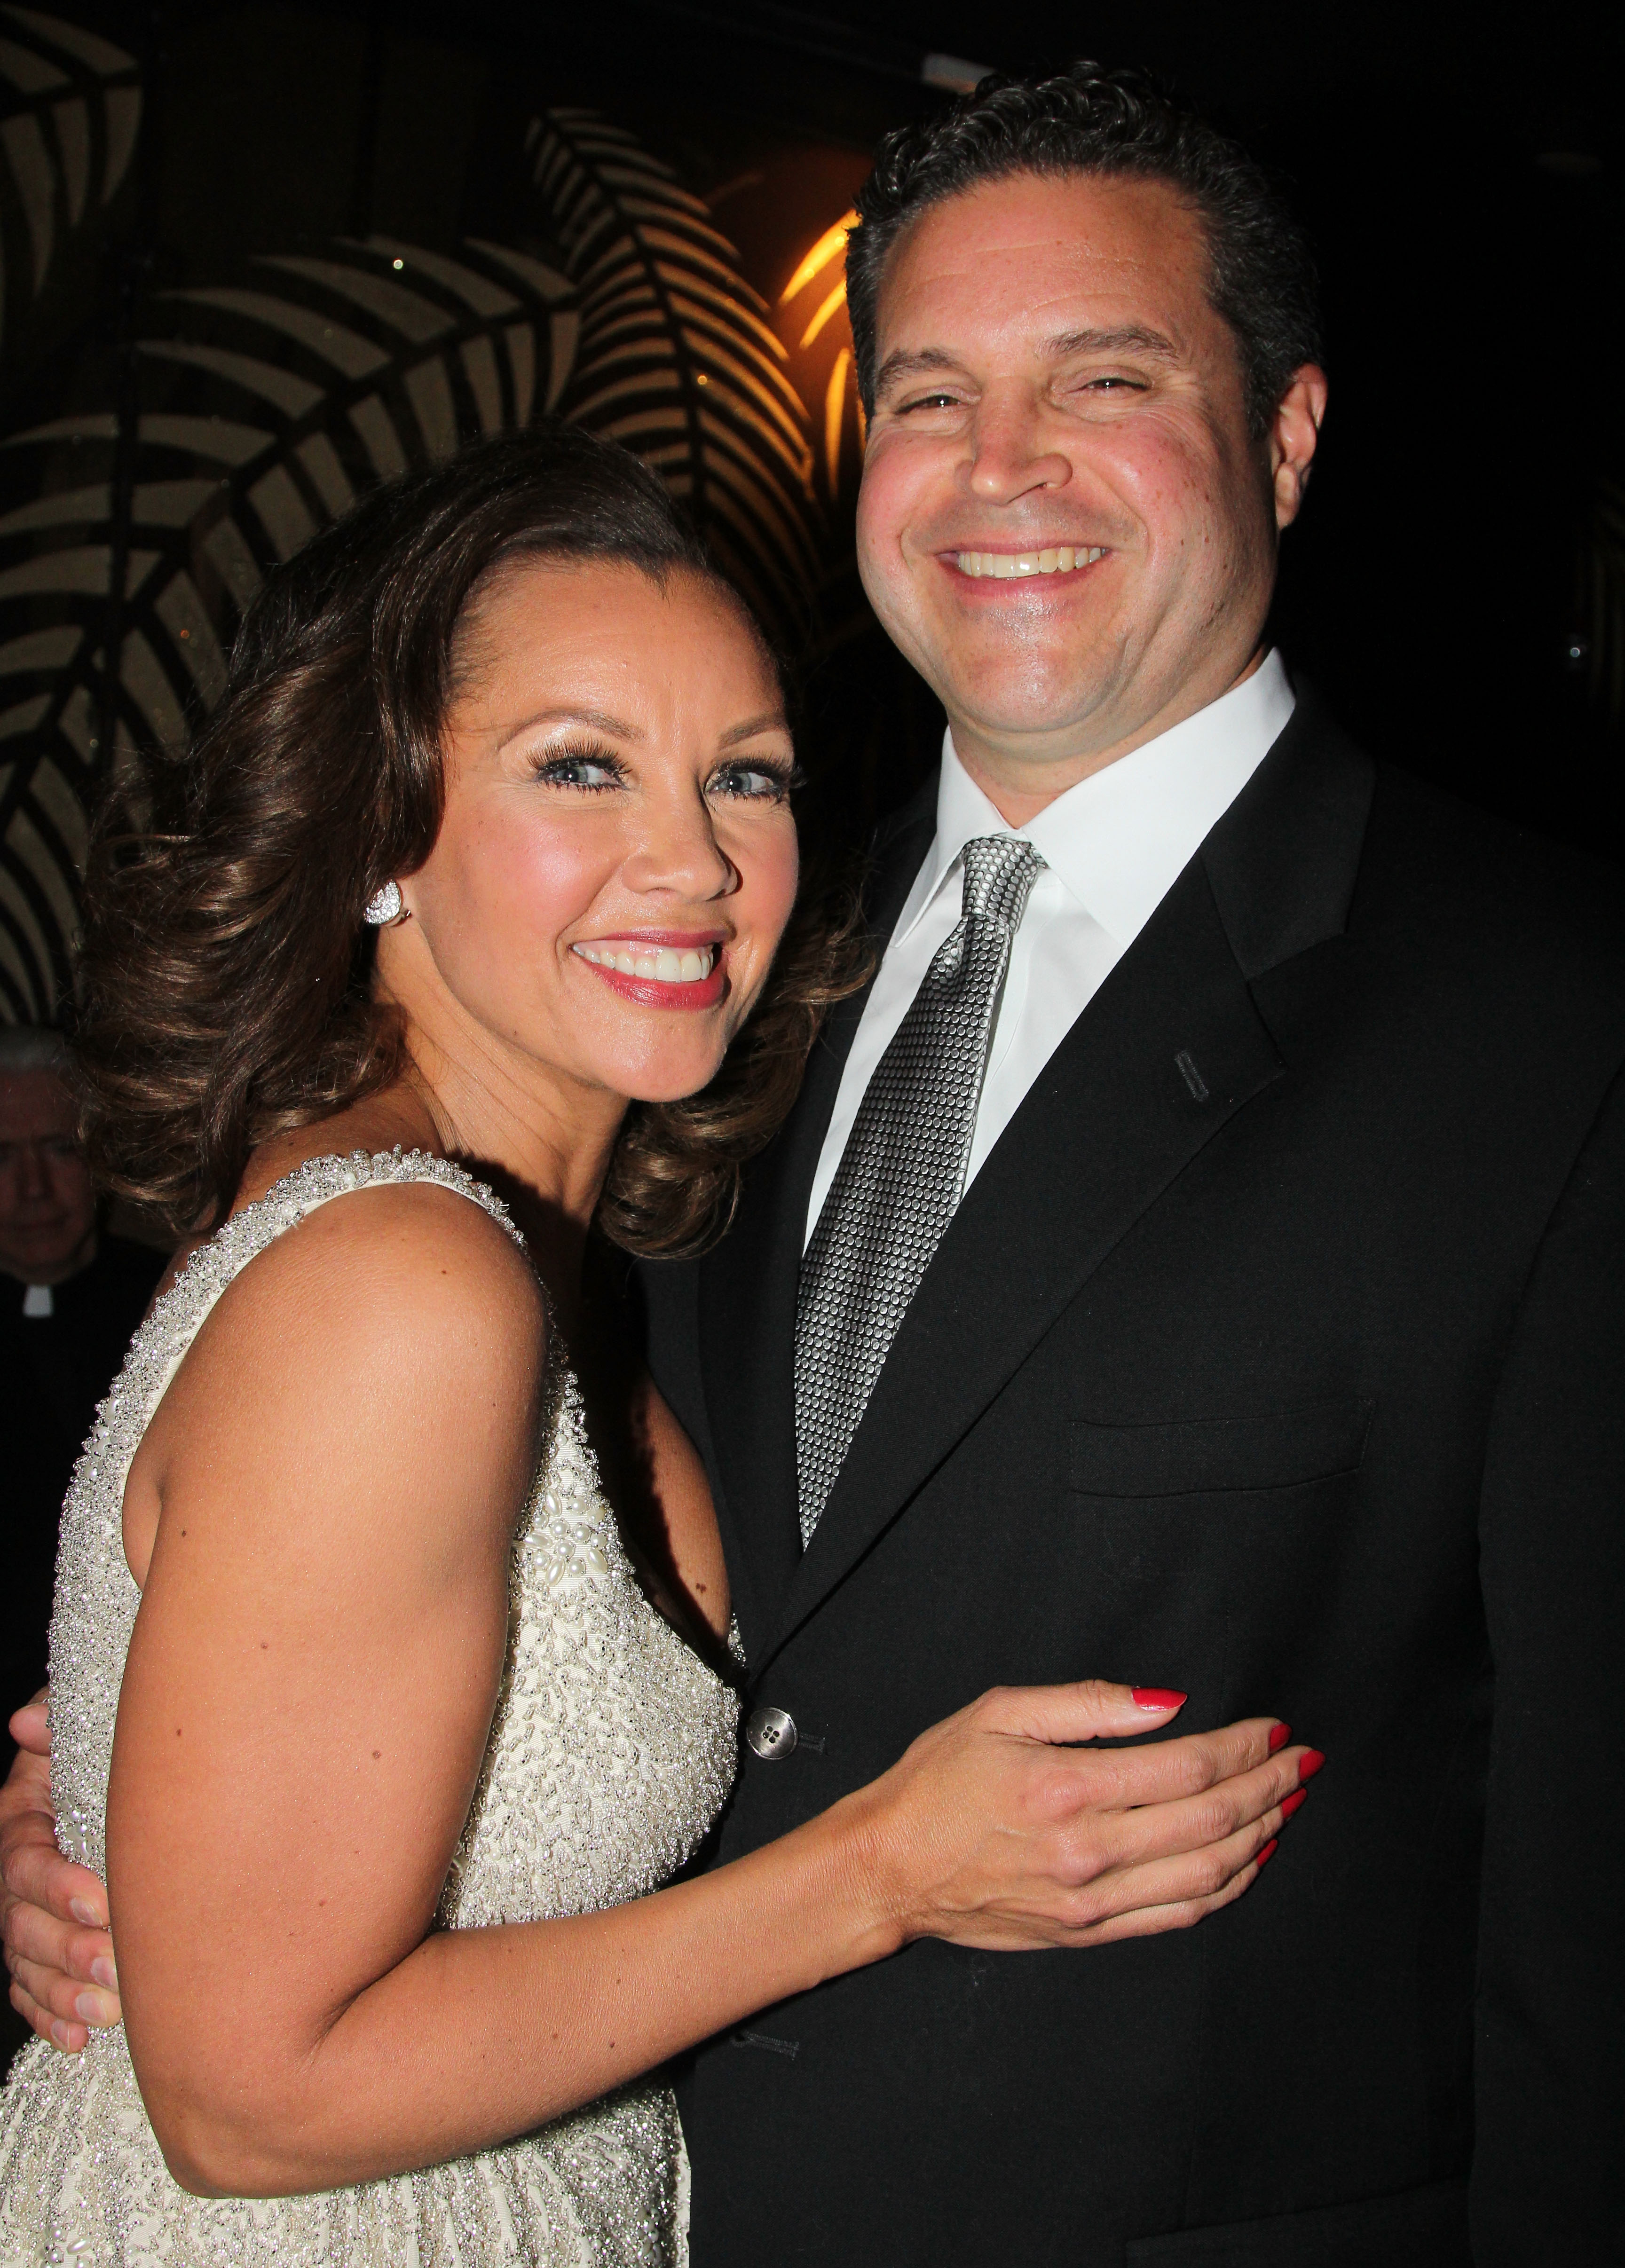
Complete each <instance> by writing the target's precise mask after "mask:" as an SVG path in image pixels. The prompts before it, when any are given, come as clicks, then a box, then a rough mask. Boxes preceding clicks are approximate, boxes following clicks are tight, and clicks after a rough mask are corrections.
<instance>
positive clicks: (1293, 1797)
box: [1281, 1787, 1309, 1819]
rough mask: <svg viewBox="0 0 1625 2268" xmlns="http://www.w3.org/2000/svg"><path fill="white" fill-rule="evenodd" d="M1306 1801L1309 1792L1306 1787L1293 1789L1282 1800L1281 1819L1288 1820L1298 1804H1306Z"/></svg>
mask: <svg viewBox="0 0 1625 2268" xmlns="http://www.w3.org/2000/svg"><path fill="white" fill-rule="evenodd" d="M1308 1801H1309V1790H1308V1789H1307V1788H1306V1787H1295V1788H1294V1789H1293V1791H1292V1793H1291V1794H1290V1795H1288V1796H1283V1797H1282V1802H1281V1815H1282V1818H1283V1819H1290V1818H1291V1816H1292V1815H1293V1813H1294V1812H1295V1811H1296V1809H1297V1808H1298V1806H1299V1804H1300V1803H1307V1802H1308Z"/></svg>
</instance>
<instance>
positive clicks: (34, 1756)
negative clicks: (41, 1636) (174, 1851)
mask: <svg viewBox="0 0 1625 2268" xmlns="http://www.w3.org/2000/svg"><path fill="white" fill-rule="evenodd" d="M45 1698H46V1697H45V1694H44V1693H43V1692H41V1693H38V1694H36V1695H35V1697H34V1698H33V1700H32V1701H31V1702H29V1703H28V1704H27V1705H26V1707H24V1708H21V1709H19V1710H18V1712H17V1713H16V1715H15V1716H14V1717H13V1718H12V1719H11V1738H12V1739H13V1740H14V1741H15V1742H17V1751H18V1753H17V1761H16V1762H15V1764H13V1765H12V1766H11V1775H10V1777H9V1778H8V1779H7V1780H6V1782H5V1785H4V1787H0V1883H4V1893H3V1894H0V1935H3V1936H4V1940H5V1965H6V1967H7V1968H8V1969H9V1970H11V2006H12V2007H14V2008H15V2009H16V2010H17V2013H18V2015H19V2016H24V2017H26V2019H27V2021H28V2022H29V2023H31V2024H32V2025H33V2029H35V2031H36V2032H38V2034H39V2035H40V2037H41V2039H42V2040H48V2041H49V2042H50V2043H51V2044H52V2046H53V2047H58V2048H62V2049H63V2050H64V2051H66V2052H67V2053H68V2054H70V2055H77V2054H78V2051H79V2050H80V2049H81V2048H82V2047H83V2046H84V2045H85V2042H86V2041H87V2040H88V2039H89V2037H90V2035H91V2029H92V2027H96V2026H104V2025H107V2024H116V2023H117V2022H118V2021H119V2018H120V2015H121V2014H122V2011H121V2009H120V2007H119V1997H118V1992H117V1990H116V1987H117V1985H118V1977H117V1974H116V1972H115V1970H114V1966H113V1940H112V1939H111V1938H110V1937H109V1936H108V1934H107V1892H106V1890H104V1889H103V1888H102V1886H101V1884H100V1882H99V1881H97V1880H96V1877H95V1875H94V1874H92V1873H91V1871H90V1869H89V1867H76V1866H75V1865H74V1864H73V1861H72V1860H71V1859H64V1858H63V1855H62V1853H61V1852H60V1851H58V1849H57V1848H56V1815H55V1811H53V1809H52V1808H51V1736H50V1732H49V1729H48V1726H47V1723H46V1714H45Z"/></svg>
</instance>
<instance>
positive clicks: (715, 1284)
mask: <svg viewBox="0 0 1625 2268" xmlns="http://www.w3.org/2000/svg"><path fill="white" fill-rule="evenodd" d="M934 825H935V787H934V783H933V784H931V785H929V786H928V787H927V789H926V790H924V791H922V792H921V793H920V795H919V796H918V797H916V798H915V799H913V800H912V802H911V803H910V804H909V805H908V806H905V809H904V811H903V812H901V813H900V814H898V815H897V819H896V820H894V821H893V822H892V824H891V826H890V828H887V829H886V830H885V833H884V835H883V837H882V838H881V840H880V841H879V842H878V843H877V844H876V848H875V870H874V879H873V883H872V887H871V888H870V889H869V891H868V893H867V894H866V895H867V899H868V917H869V923H870V929H871V933H872V935H873V938H874V940H875V946H876V951H877V954H878V952H879V951H880V950H881V949H883V946H884V945H885V943H886V940H887V939H889V938H890V934H891V932H892V929H893V927H894V926H895V924H896V922H897V916H898V914H899V913H900V912H901V911H902V909H903V902H904V900H905V898H906V897H907V895H908V892H909V888H910V887H911V885H912V882H913V880H914V877H915V875H916V873H918V872H919V869H920V862H921V860H922V859H923V858H924V857H925V854H926V852H927V850H928V849H929V848H930V844H931V840H932V836H933V833H934ZM871 982H872V980H871ZM868 991H869V988H868V986H865V988H864V990H862V991H861V992H859V993H856V994H854V995H853V998H851V999H849V1000H843V1001H842V1002H840V1004H839V1005H838V1007H837V1008H836V1009H835V1010H834V1012H833V1013H831V1017H830V1019H829V1020H828V1022H827V1023H826V1024H825V1026H824V1031H823V1032H822V1033H821V1035H819V1038H818V1041H817V1042H816V1045H815V1047H814V1049H813V1051H812V1054H811V1057H809V1061H808V1066H807V1076H806V1079H805V1080H804V1081H803V1083H802V1087H801V1095H800V1098H799V1099H798V1101H797V1102H796V1106H795V1108H794V1111H793V1112H792V1113H791V1116H790V1117H789V1119H788V1121H787V1123H786V1125H785V1127H784V1129H783V1130H782V1132H781V1133H780V1134H779V1136H778V1137H777V1138H776V1139H775V1140H774V1142H773V1143H772V1145H771V1147H770V1148H769V1149H768V1150H767V1151H766V1152H764V1155H763V1156H762V1158H761V1159H760V1160H758V1161H757V1163H756V1165H754V1166H753V1167H751V1169H750V1172H749V1173H748V1174H747V1175H746V1177H745V1187H744V1191H743V1195H742V1198H741V1202H740V1207H739V1211H738V1213H737V1214H736V1216H735V1220H734V1224H733V1226H732V1227H731V1228H730V1229H729V1231H728V1234H727V1235H726V1236H725V1237H724V1238H723V1239H722V1241H721V1242H720V1244H719V1245H717V1246H716V1247H715V1248H714V1249H713V1251H711V1252H710V1253H709V1254H707V1256H705V1260H704V1261H703V1262H702V1263H701V1270H700V1284H699V1331H700V1363H701V1371H702V1375H703V1378H704V1381H705V1405H706V1410H707V1413H708V1415H709V1417H710V1419H711V1427H712V1438H713V1445H714V1451H715V1456H716V1461H717V1465H718V1468H719V1477H720V1481H721V1490H720V1499H719V1502H718V1506H717V1514H718V1519H719V1521H720V1525H721V1528H722V1532H723V1542H724V1545H725V1547H726V1550H727V1552H728V1560H729V1563H730V1565H734V1566H736V1567H739V1568H741V1569H742V1571H743V1572H744V1575H745V1578H746V1580H745V1582H744V1583H743V1584H740V1585H736V1592H737V1598H736V1606H737V1610H738V1612H739V1617H740V1634H741V1636H742V1638H743V1639H744V1643H745V1651H746V1654H747V1656H748V1658H749V1659H750V1660H751V1661H754V1660H755V1659H756V1654H757V1647H758V1646H759V1645H760V1643H761V1641H762V1639H763V1638H764V1637H765V1635H766V1631H767V1629H768V1627H769V1626H770V1624H771V1623H772V1620H773V1618H774V1616H775V1614H776V1611H777V1608H778V1604H779V1601H780V1599H781V1598H782V1597H783V1595H784V1593H785V1591H786V1589H787V1587H788V1585H789V1583H790V1581H791V1580H792V1579H793V1577H794V1573H795V1571H796V1568H797V1566H798V1565H799V1564H800V1562H801V1522H800V1517H799V1511H798V1496H797V1488H796V1471H795V1305H796V1291H797V1286H798V1285H799V1282H800V1278H801V1245H802V1240H803V1233H804V1231H805V1228H806V1222H807V1205H808V1200H809V1197H810V1194H811V1190H812V1182H813V1176H814V1175H815V1174H816V1171H817V1168H818V1157H819V1152H821V1150H822V1149H823V1147H824V1133H825V1131H826V1130H827V1128H828V1126H829V1123H830V1118H831V1113H832V1112H833V1110H834V1108H835V1098H836V1094H837V1093H838V1089H839V1086H840V1079H841V1071H842V1070H843V1068H844V1066H845V1064H846V1055H847V1051H848V1049H850V1048H851V1046H852V1042H853V1034H854V1033H855V1032H856V1030H857V1028H858V1025H859V1022H860V1020H861V1017H862V1014H863V1008H864V1004H865V1002H866V1001H867V1000H868ZM753 1625H754V1627H753Z"/></svg>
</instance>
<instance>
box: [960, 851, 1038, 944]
mask: <svg viewBox="0 0 1625 2268" xmlns="http://www.w3.org/2000/svg"><path fill="white" fill-rule="evenodd" d="M960 856H961V858H962V859H963V861H964V897H963V898H962V899H961V901H960V912H961V914H962V915H969V916H971V917H973V918H974V919H976V920H978V921H996V922H1002V923H1003V924H1004V925H1005V927H1006V928H1007V929H1011V930H1013V929H1015V928H1016V927H1017V926H1018V925H1019V924H1020V921H1021V917H1022V911H1023V908H1024V907H1025V905H1026V903H1027V893H1028V892H1029V891H1030V889H1031V887H1032V886H1033V884H1034V883H1035V882H1036V881H1037V880H1038V875H1039V873H1040V872H1041V871H1042V869H1043V865H1044V861H1043V859H1042V858H1040V857H1039V856H1038V851H1036V850H1035V849H1034V848H1033V846H1032V844H1031V843H1028V842H1026V841H1024V840H1023V837H1022V836H1019V835H979V836H977V837H976V839H975V841H974V842H971V843H966V844H965V846H964V851H962V852H961V854H960Z"/></svg>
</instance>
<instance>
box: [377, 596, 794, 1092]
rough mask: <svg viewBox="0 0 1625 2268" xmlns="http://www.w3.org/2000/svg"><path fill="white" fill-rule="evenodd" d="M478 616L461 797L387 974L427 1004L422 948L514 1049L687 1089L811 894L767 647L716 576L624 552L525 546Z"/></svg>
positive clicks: (712, 1057)
mask: <svg viewBox="0 0 1625 2268" xmlns="http://www.w3.org/2000/svg"><path fill="white" fill-rule="evenodd" d="M466 628H467V636H466V640H465V645H466V652H465V654H464V655H463V657H462V659H463V668H462V678H463V686H462V691H461V693H460V694H459V696H458V697H457V698H456V699H455V700H454V703H453V707H452V712H451V715H450V718H449V720H448V732H447V764H446V811H445V818H444V821H443V823H442V825H441V828H440V832H439V839H438V841H437V842H436V843H435V846H434V849H433V851H432V852H431V854H430V856H429V858H428V860H427V862H426V864H425V865H424V866H423V867H422V868H421V869H420V870H419V871H418V873H416V874H413V875H411V876H410V877H408V878H406V879H404V880H403V883H402V893H403V898H404V900H405V902H406V906H407V908H408V909H409V911H410V913H411V915H412V917H413V919H412V921H411V922H410V923H409V924H403V925H402V926H401V927H400V928H398V929H392V930H386V931H385V932H383V933H382V936H381V939H380V974H381V976H383V978H384V981H385V982H386V983H388V984H389V985H390V987H391V989H392V990H397V991H398V992H400V993H401V994H402V995H403V997H405V998H407V1000H408V1005H409V1006H410V1005H411V1004H412V998H413V996H414V994H417V993H418V990H419V988H418V987H417V985H416V984H415V983H410V982H407V983H396V981H395V969H396V968H397V967H399V969H400V975H401V976H402V977H403V978H404V977H406V976H407V968H406V967H405V966H404V965H403V964H405V963H407V962H409V961H412V960H415V959H416V958H417V956H418V955H420V954H425V953H426V954H427V955H428V956H429V959H430V961H432V967H433V972H434V980H435V983H437V985H438V986H439V987H443V988H444V990H445V991H446V992H447V993H448V994H449V995H450V996H451V998H452V999H453V1000H454V1002H455V1004H456V1006H457V1009H458V1010H459V1011H460V1012H461V1015H460V1018H459V1020H460V1021H471V1022H472V1023H473V1024H474V1025H476V1026H477V1027H481V1029H482V1030H483V1032H484V1035H487V1037H488V1038H489V1039H490V1040H491V1041H494V1042H497V1043H498V1045H499V1048H500V1049H502V1050H503V1051H505V1052H507V1051H513V1052H515V1053H517V1055H518V1056H520V1057H524V1058H529V1059H530V1060H531V1061H532V1062H534V1063H535V1064H537V1065H540V1066H542V1067H544V1068H545V1069H547V1070H548V1071H552V1072H555V1073H558V1074H562V1075H563V1076H564V1077H565V1079H569V1080H572V1081H577V1082H580V1083H582V1084H584V1085H586V1086H589V1087H592V1088H595V1089H599V1090H602V1091H605V1092H607V1093H609V1094H615V1095H619V1096H625V1097H632V1098H639V1099H643V1100H646V1101H670V1100H673V1099H675V1098H676V1097H677V1096H680V1095H684V1094H693V1093H694V1092H695V1091H696V1090H697V1089H698V1088H699V1087H702V1086H705V1084H706V1082H707V1081H708V1080H709V1079H711V1078H712V1076H713V1073H714V1072H715V1071H716V1070H717V1067H718V1065H719V1064H720V1062H721V1060H722V1057H723V1053H724V1051H725V1050H726V1049H727V1047H728V1042H729V1041H730V1040H731V1039H732V1038H733V1036H734V1035H735V1032H736V1031H737V1030H738V1029H739V1027H740V1025H741V1023H742V1021H743V1020H744V1018H745V1016H746V1015H747V1014H748V1013H749V1012H750V1008H751V1006H752V1005H753V1004H754V1002H755V1000H756V998H757V994H758V993H759V992H760V990H761V989H762V985H763V983H764V981H765V979H766V976H767V973H768V968H769V965H770V963H771V962H772V956H773V953H774V950H775V948H776V947H777V946H778V943H779V936H780V933H781V932H782V931H783V929H784V925H785V923H786V921H787V919H788V917H789V913H790V908H791V904H792V902H793V900H794V895H795V884H796V841H795V825H794V820H793V819H792V818H791V815H790V805H789V784H790V774H791V769H792V764H793V761H794V758H793V752H792V748H791V744H790V735H789V733H788V730H787V726H786V724H785V719H784V709H783V700H782V696H781V695H780V692H779V685H778V682H777V680H776V678H775V675H774V673H773V669H772V665H771V663H770V662H769V660H768V659H767V658H766V656H765V655H764V653H763V652H762V650H761V648H760V646H759V645H758V644H757V640H756V638H755V637H753V636H752V634H751V631H750V628H749V627H748V625H747V624H746V622H744V621H743V619H742V616H741V615H740V614H739V613H738V612H737V610H736V609H735V607H734V606H733V605H732V604H731V603H730V601H729V600H728V598H727V597H726V595H724V594H723V593H720V592H719V591H718V590H717V589H716V588H715V586H714V585H712V584H710V583H709V582H707V581H706V580H705V579H704V578H702V577H699V576H697V575H693V574H690V573H687V572H676V573H673V574H672V575H671V576H670V577H669V578H668V580H667V583H666V586H665V588H664V589H663V590H662V589H661V586H660V585H658V584H657V583H655V582H654V581H653V580H652V579H651V578H649V577H648V576H647V575H645V574H644V573H642V572H641V571H639V569H637V568H635V567H632V566H628V565H624V564H622V563H611V562H605V563H577V562H570V561H562V562H552V561H547V562H539V563H526V564H524V565H522V566H520V567H517V568H515V569H514V570H513V571H512V572H510V573H508V574H506V576H504V577H503V578H500V579H499V581H498V582H497V583H496V584H495V585H494V586H493V588H492V589H491V591H490V593H488V594H487V595H486V596H485V597H484V600H482V601H481V602H480V604H479V606H478V608H477V609H476V613H475V615H474V616H473V617H472V619H471V620H470V622H469V623H468V625H467V626H466ZM413 932H416V936H414V935H413Z"/></svg>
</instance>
